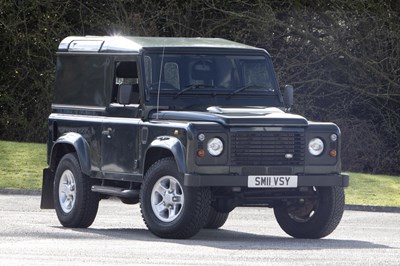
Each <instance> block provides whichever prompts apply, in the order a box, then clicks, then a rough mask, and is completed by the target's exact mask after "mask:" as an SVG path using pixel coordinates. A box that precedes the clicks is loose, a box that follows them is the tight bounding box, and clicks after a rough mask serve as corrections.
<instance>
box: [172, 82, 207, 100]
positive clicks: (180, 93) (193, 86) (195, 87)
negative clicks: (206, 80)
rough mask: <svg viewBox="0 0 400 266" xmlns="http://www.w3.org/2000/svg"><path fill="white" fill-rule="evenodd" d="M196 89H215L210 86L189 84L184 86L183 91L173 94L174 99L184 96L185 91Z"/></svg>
mask: <svg viewBox="0 0 400 266" xmlns="http://www.w3.org/2000/svg"><path fill="white" fill-rule="evenodd" d="M198 88H215V86H214V85H211V84H189V85H186V86H185V88H184V89H183V90H181V91H180V92H178V93H177V94H175V96H174V98H177V97H178V96H180V95H182V94H184V93H185V92H187V91H190V90H192V89H198Z"/></svg>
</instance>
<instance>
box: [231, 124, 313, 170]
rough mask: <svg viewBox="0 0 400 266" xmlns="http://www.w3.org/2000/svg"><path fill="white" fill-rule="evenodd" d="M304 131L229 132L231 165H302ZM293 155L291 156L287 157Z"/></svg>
mask: <svg viewBox="0 0 400 266" xmlns="http://www.w3.org/2000/svg"><path fill="white" fill-rule="evenodd" d="M304 146H305V140H304V133H303V132H285V131H254V132H241V131H238V132H232V133H231V158H230V161H231V165H264V166H277V165H288V166H290V165H293V166H294V165H302V164H304ZM290 155H292V156H293V158H287V157H290Z"/></svg>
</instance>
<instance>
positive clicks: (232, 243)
mask: <svg viewBox="0 0 400 266" xmlns="http://www.w3.org/2000/svg"><path fill="white" fill-rule="evenodd" d="M54 228H59V229H60V231H62V232H60V234H57V236H54V235H53V236H49V237H54V238H63V237H65V238H98V236H99V235H100V236H103V237H105V239H107V238H109V239H124V240H135V241H151V242H164V243H175V244H182V245H190V246H206V247H213V248H219V249H226V250H237V249H240V250H323V249H346V250H351V249H388V248H389V249H390V248H391V247H389V246H386V245H379V244H374V243H371V242H367V241H360V240H347V239H346V240H341V239H329V238H325V239H295V238H291V237H276V236H270V235H257V234H251V233H244V232H238V231H232V230H224V229H219V230H206V229H204V230H202V231H200V233H198V234H197V235H196V236H194V237H193V238H191V239H185V240H180V239H178V240H176V239H162V238H158V237H156V236H154V235H153V234H152V233H150V231H148V230H146V229H135V228H110V229H107V228H87V229H71V228H64V227H54ZM76 232H80V233H83V234H79V235H76V234H75V233H76Z"/></svg>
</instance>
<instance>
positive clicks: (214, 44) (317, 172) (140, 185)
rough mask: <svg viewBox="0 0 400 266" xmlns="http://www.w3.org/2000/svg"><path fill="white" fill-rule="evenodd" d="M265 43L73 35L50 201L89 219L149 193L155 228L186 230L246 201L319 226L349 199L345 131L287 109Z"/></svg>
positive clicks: (317, 233)
mask: <svg viewBox="0 0 400 266" xmlns="http://www.w3.org/2000/svg"><path fill="white" fill-rule="evenodd" d="M292 102H293V87H292V86H289V85H287V86H285V88H283V91H282V92H281V91H280V89H279V85H278V82H277V80H276V77H275V73H274V69H273V66H272V62H271V58H270V55H269V54H268V53H267V52H266V51H265V50H263V49H258V48H255V47H251V46H248V45H244V44H240V43H236V42H232V41H228V40H224V39H209V38H151V37H122V36H115V37H111V36H110V37H75V36H72V37H67V38H65V39H64V40H63V41H62V42H61V43H60V45H59V48H58V52H57V69H56V81H55V88H54V97H53V104H52V113H51V115H50V117H49V136H48V157H47V161H48V168H46V169H44V171H43V190H42V200H41V208H44V209H48V208H55V210H56V213H57V216H58V219H59V221H60V223H61V224H62V225H63V226H66V227H88V226H90V225H91V224H92V222H93V221H94V219H95V217H96V214H97V209H98V205H99V201H100V200H101V199H107V198H109V197H118V198H120V199H121V201H122V202H123V203H126V204H137V203H139V204H140V208H141V212H142V216H143V219H144V222H145V223H146V225H147V227H148V229H149V230H150V231H151V232H153V233H154V234H155V235H157V236H159V237H163V238H189V237H191V236H193V235H195V234H196V233H197V232H198V231H199V230H200V229H202V228H212V229H216V228H219V227H221V226H222V225H223V224H224V223H225V221H226V220H227V218H228V215H229V212H231V211H232V210H233V209H234V208H235V207H237V206H249V205H260V206H267V207H271V208H273V209H274V213H275V217H276V219H277V221H278V223H279V225H280V226H281V227H282V229H283V230H284V231H285V232H286V233H287V234H289V235H291V236H293V237H297V238H321V237H325V236H327V235H328V234H330V233H331V232H332V231H333V230H334V229H335V228H336V226H337V225H338V224H339V222H340V220H341V217H342V214H343V208H344V187H346V186H348V183H349V177H348V176H347V175H344V174H341V161H340V159H341V158H340V157H341V150H340V138H341V135H340V130H339V128H338V127H337V126H336V125H335V124H332V123H316V122H311V121H308V120H306V119H305V118H304V117H302V116H299V115H295V114H290V113H289V111H290V108H291V105H292Z"/></svg>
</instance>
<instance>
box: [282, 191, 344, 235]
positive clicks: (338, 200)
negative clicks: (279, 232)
mask: <svg viewBox="0 0 400 266" xmlns="http://www.w3.org/2000/svg"><path fill="white" fill-rule="evenodd" d="M307 196H309V197H305V198H304V200H303V201H302V202H301V204H300V203H293V202H292V203H290V202H287V203H283V204H281V205H279V206H276V207H275V208H274V213H275V217H276V220H277V221H278V223H279V225H280V227H281V228H282V229H283V231H285V232H286V233H287V234H288V235H291V236H293V237H295V238H322V237H325V236H327V235H329V234H330V233H332V232H333V230H335V228H336V227H337V226H338V224H339V222H340V220H341V219H342V216H343V210H344V189H343V188H342V187H313V189H311V190H310V193H309V194H307Z"/></svg>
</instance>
